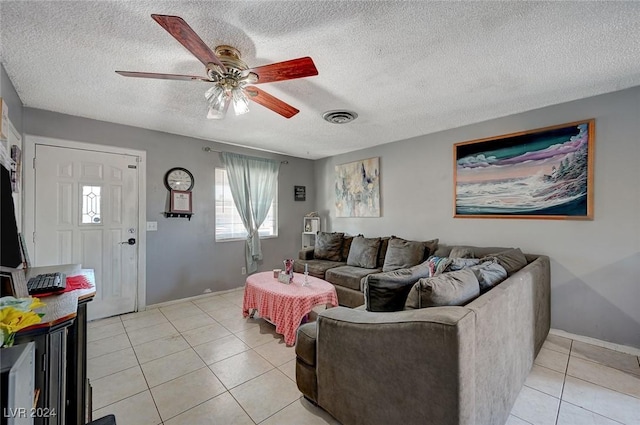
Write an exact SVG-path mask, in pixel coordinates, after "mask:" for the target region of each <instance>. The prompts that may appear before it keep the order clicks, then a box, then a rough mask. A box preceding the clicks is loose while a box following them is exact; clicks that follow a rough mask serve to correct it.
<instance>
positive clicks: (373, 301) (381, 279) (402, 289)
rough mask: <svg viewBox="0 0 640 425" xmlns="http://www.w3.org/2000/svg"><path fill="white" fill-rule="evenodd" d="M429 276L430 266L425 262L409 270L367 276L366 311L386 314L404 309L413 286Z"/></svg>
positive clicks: (365, 291)
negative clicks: (384, 312)
mask: <svg viewBox="0 0 640 425" xmlns="http://www.w3.org/2000/svg"><path fill="white" fill-rule="evenodd" d="M429 274H430V270H429V264H428V263H427V262H424V263H421V264H418V265H417V266H413V267H410V268H408V269H399V270H393V271H390V272H384V273H375V274H370V275H369V276H366V277H365V278H364V279H363V280H364V293H365V301H366V309H367V310H368V311H386V312H389V311H400V310H402V309H404V304H405V302H406V301H407V295H409V291H410V290H411V286H413V284H415V283H416V282H417V281H418V280H419V279H421V278H423V277H429Z"/></svg>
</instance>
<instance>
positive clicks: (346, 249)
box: [342, 235, 353, 261]
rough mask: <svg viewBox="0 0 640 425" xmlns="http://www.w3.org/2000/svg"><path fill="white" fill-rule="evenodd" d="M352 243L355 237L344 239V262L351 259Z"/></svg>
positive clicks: (345, 237)
mask: <svg viewBox="0 0 640 425" xmlns="http://www.w3.org/2000/svg"><path fill="white" fill-rule="evenodd" d="M352 242H353V236H347V235H345V236H344V238H343V239H342V261H347V258H349V250H350V249H351V243H352Z"/></svg>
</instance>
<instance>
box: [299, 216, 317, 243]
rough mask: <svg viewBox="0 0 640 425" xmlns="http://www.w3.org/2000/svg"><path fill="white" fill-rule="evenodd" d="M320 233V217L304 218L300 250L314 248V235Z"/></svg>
mask: <svg viewBox="0 0 640 425" xmlns="http://www.w3.org/2000/svg"><path fill="white" fill-rule="evenodd" d="M319 231H320V217H304V218H303V220H302V248H308V247H311V246H315V244H316V233H317V232H319Z"/></svg>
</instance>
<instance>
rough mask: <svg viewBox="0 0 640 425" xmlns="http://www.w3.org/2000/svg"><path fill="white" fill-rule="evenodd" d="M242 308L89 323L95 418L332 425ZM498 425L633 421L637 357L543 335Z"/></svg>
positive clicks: (168, 423)
mask: <svg viewBox="0 0 640 425" xmlns="http://www.w3.org/2000/svg"><path fill="white" fill-rule="evenodd" d="M241 308H242V290H237V291H233V292H229V293H227V294H223V295H215V296H211V297H208V298H203V299H199V300H197V301H193V302H183V303H179V304H173V305H170V306H167V307H161V308H159V309H153V310H148V311H144V312H140V313H134V314H128V315H123V316H119V317H112V318H109V319H103V320H99V321H95V322H91V323H89V335H88V340H89V341H90V342H89V344H88V356H89V360H88V374H89V378H90V379H91V385H92V386H93V409H94V410H93V417H94V419H96V418H99V417H101V416H104V415H106V414H109V413H113V414H115V415H116V420H117V423H118V425H129V424H131V425H147V424H148V425H158V424H165V425H179V424H184V425H197V424H264V425H276V424H277V425H287V424H292V425H293V424H296V425H300V424H304V425H316V424H318V425H320V424H337V422H336V421H335V420H334V419H333V418H331V417H330V416H329V415H327V414H326V413H325V412H323V411H322V410H321V409H319V408H317V407H315V406H313V405H312V404H310V403H309V402H307V401H306V400H305V399H304V398H303V397H301V394H300V392H299V391H298V388H297V387H296V384H295V352H294V349H293V347H286V346H285V344H284V341H283V340H282V337H281V336H280V335H278V334H276V333H275V330H274V327H273V325H271V324H269V323H267V322H265V321H264V320H262V319H244V318H243V317H242V314H241ZM507 424H508V425H522V424H525V425H526V424H533V425H547V424H549V425H586V424H589V425H619V424H626V425H640V359H639V358H638V357H637V356H633V355H629V354H624V353H620V352H616V351H612V350H608V349H605V348H601V347H597V346H594V345H590V344H585V343H583V342H579V341H573V340H571V339H567V338H562V337H559V336H555V335H549V337H548V339H547V341H546V342H545V345H544V347H543V348H542V350H541V352H540V354H539V355H538V358H537V359H536V361H535V365H534V367H533V370H532V371H531V374H530V375H529V377H528V379H527V382H526V383H525V387H524V388H523V389H522V391H521V392H520V395H519V396H518V399H517V400H516V403H515V406H514V407H513V410H512V412H511V416H510V417H509V420H508V421H507ZM479 425H480V424H479Z"/></svg>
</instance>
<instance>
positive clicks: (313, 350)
mask: <svg viewBox="0 0 640 425" xmlns="http://www.w3.org/2000/svg"><path fill="white" fill-rule="evenodd" d="M467 248H468V249H469V250H470V252H471V255H472V256H475V257H478V258H480V257H484V256H486V255H487V254H489V253H496V252H500V251H502V250H505V249H504V248H502V249H501V248H473V247H467ZM450 251H451V248H450V247H440V248H439V249H438V251H436V254H437V255H440V256H443V257H446V256H447V255H449V254H450ZM518 251H519V250H518ZM520 255H521V256H522V257H523V258H525V264H526V265H524V267H522V268H521V269H519V270H518V271H515V270H516V269H515V268H514V269H511V270H509V269H510V267H511V265H510V264H509V261H506V262H504V263H500V264H502V265H504V268H505V269H506V270H508V271H509V276H508V277H507V278H506V279H505V280H503V281H502V282H500V283H498V284H497V285H496V286H494V287H492V288H490V289H485V290H484V291H482V293H481V294H480V295H479V296H476V297H473V299H472V300H471V301H469V302H466V303H464V304H462V305H457V306H442V307H429V308H409V306H408V305H407V306H405V309H404V310H401V311H395V312H371V311H367V310H366V309H365V307H364V306H361V307H359V308H357V309H351V308H345V307H336V308H331V309H328V310H326V311H324V312H322V313H321V314H319V315H318V318H317V321H316V322H312V323H308V324H305V325H302V326H301V327H300V328H299V330H298V337H297V338H298V339H297V343H296V356H297V359H296V381H297V384H298V388H299V389H300V391H301V392H302V393H303V394H304V396H305V397H306V398H308V399H310V400H311V401H313V402H314V403H316V404H317V405H318V406H320V407H321V408H323V409H324V410H326V411H327V412H329V413H330V414H331V415H333V416H334V417H335V418H336V419H337V420H338V421H340V422H341V423H342V424H344V425H358V424H363V425H364V424H366V425H372V424H391V423H402V424H404V425H412V424H420V425H454V424H455V425H473V424H477V425H480V424H481V425H503V424H504V423H505V422H506V421H507V419H508V416H509V412H510V411H511V409H512V407H513V404H514V402H515V399H516V397H517V396H518V394H519V392H520V390H521V388H522V386H523V384H524V381H525V379H526V378H527V376H528V374H529V372H530V370H531V367H532V365H533V361H534V359H535V357H536V355H537V353H538V352H539V350H540V348H541V347H542V344H543V342H544V340H545V338H546V336H547V334H548V332H549V327H550V265H549V258H548V257H546V256H543V255H527V254H521V253H520ZM494 263H498V261H494ZM463 272H465V273H458V272H449V273H443V274H442V276H443V277H444V278H445V279H449V280H451V282H449V281H446V282H445V285H444V287H445V288H449V289H450V288H452V287H457V286H456V285H458V284H459V283H460V282H458V281H457V280H456V279H451V276H452V275H453V274H454V273H458V275H459V276H462V277H461V278H460V279H459V280H460V281H461V282H462V281H464V280H465V279H466V280H473V279H474V278H473V275H474V273H475V272H474V273H468V269H466V270H463ZM398 274H401V275H402V273H396V277H397V275H398ZM463 275H464V276H463ZM388 277H390V279H388V280H387V283H389V282H391V283H392V284H393V283H394V282H397V281H398V280H397V279H396V278H395V277H393V276H388ZM431 280H432V278H430V279H426V280H425V279H421V280H418V282H416V283H415V284H413V285H411V292H410V293H409V294H408V295H406V299H407V301H406V303H407V304H412V303H414V304H415V302H416V298H415V297H416V296H417V297H419V298H420V297H425V296H427V298H428V295H429V291H430V290H431V289H434V288H436V286H435V285H436V284H431V283H429V282H430V281H431ZM380 282H382V283H384V282H385V279H380ZM452 282H453V283H452ZM370 283H371V282H370ZM477 283H478V282H477V281H476V284H477ZM429 285H432V287H431V288H426V287H427V286H429ZM390 287H392V288H393V285H391V286H390ZM425 288H426V290H425V291H423V292H421V291H422V290H423V289H425ZM416 291H417V292H416ZM445 292H446V291H445ZM463 292H464V291H463ZM416 294H417V295H416ZM425 294H426V295H425ZM403 296H405V295H404V294H403ZM411 307H415V305H413V306H411Z"/></svg>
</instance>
